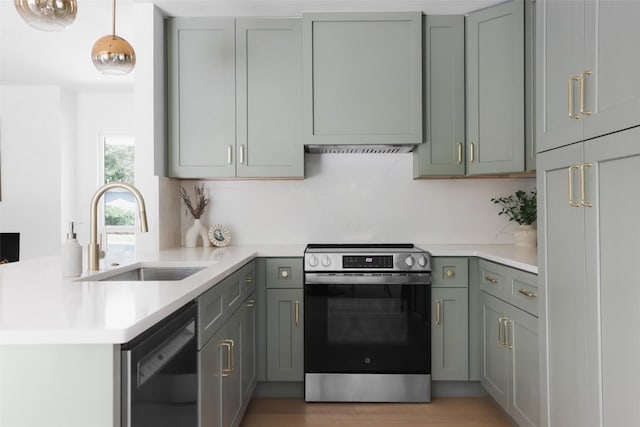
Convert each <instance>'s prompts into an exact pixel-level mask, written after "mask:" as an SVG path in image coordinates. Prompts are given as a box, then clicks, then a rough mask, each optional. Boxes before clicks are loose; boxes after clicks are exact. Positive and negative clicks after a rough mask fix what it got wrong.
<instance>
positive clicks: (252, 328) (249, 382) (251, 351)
mask: <svg viewBox="0 0 640 427" xmlns="http://www.w3.org/2000/svg"><path fill="white" fill-rule="evenodd" d="M241 351H242V365H241V374H242V401H243V405H244V406H246V405H247V404H248V403H249V400H251V396H252V395H253V391H254V390H255V388H256V384H257V363H256V357H257V352H256V294H255V292H254V293H253V294H251V295H250V296H249V297H248V298H247V300H246V301H245V303H244V305H243V306H242V341H241Z"/></svg>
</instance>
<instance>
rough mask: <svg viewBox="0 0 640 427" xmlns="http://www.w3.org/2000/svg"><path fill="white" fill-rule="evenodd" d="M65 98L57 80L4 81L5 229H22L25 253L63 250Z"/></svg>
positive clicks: (0, 226) (0, 145)
mask: <svg viewBox="0 0 640 427" xmlns="http://www.w3.org/2000/svg"><path fill="white" fill-rule="evenodd" d="M62 98H63V94H62V92H61V90H60V88H59V87H55V86H2V87H0V118H1V122H0V127H1V132H2V133H1V136H0V141H1V142H0V153H1V159H2V160H1V162H2V163H1V166H0V174H1V178H2V201H1V202H0V231H3V232H20V233H21V234H20V259H29V258H37V257H42V256H47V255H54V254H57V253H59V251H60V243H61V240H60V224H61V213H60V212H61V198H62V197H61V181H62V179H61V170H60V169H61V167H60V163H61V162H60V157H61V145H62V142H61V139H62V137H63V135H64V137H65V138H67V137H68V135H69V134H70V133H71V131H69V129H67V128H66V126H68V125H69V121H68V120H67V118H66V117H65V116H64V115H63V114H62V113H61V108H62V103H63V101H62Z"/></svg>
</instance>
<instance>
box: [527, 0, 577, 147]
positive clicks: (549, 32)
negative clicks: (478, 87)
mask: <svg viewBox="0 0 640 427" xmlns="http://www.w3.org/2000/svg"><path fill="white" fill-rule="evenodd" d="M583 62H584V1H565V0H537V1H536V149H537V150H538V152H541V151H545V150H549V149H551V148H555V147H559V146H562V145H566V144H570V143H572V142H576V141H579V140H581V139H582V133H583V129H582V122H583V119H582V117H581V114H580V109H579V96H578V95H579V84H578V82H576V81H571V80H570V79H571V77H576V78H577V77H579V76H580V73H581V72H582V71H583ZM568 87H570V88H571V89H570V91H569V89H568ZM569 93H572V94H573V97H571V102H570V101H569ZM570 103H571V104H572V105H571V106H572V107H573V108H572V113H571V114H572V115H574V116H575V118H570V117H569V114H570V113H569V107H570V105H569V104H570Z"/></svg>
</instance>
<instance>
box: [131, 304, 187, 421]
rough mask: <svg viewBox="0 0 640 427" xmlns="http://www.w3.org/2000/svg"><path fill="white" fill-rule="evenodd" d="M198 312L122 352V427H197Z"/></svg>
mask: <svg viewBox="0 0 640 427" xmlns="http://www.w3.org/2000/svg"><path fill="white" fill-rule="evenodd" d="M196 315H197V306H196V304H195V303H190V304H188V305H186V306H185V307H183V308H181V309H180V310H178V311H177V312H176V313H174V314H172V315H171V316H169V317H168V318H166V319H164V320H163V321H161V322H160V323H159V324H157V325H155V326H153V327H152V328H151V329H149V330H148V331H146V332H144V333H143V334H141V335H140V336H138V337H136V338H134V339H133V340H132V341H130V342H128V343H127V344H123V345H122V347H121V350H122V351H121V358H122V359H121V360H122V366H121V372H122V383H121V387H122V389H121V403H122V406H121V417H122V420H121V421H122V427H152V426H153V427H177V426H180V427H197V426H198V376H197V352H196V351H197V348H196V341H197V340H196Z"/></svg>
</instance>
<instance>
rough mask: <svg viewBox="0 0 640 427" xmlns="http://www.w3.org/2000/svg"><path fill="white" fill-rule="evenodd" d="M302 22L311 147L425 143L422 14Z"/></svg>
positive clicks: (326, 16) (319, 17) (325, 16)
mask: <svg viewBox="0 0 640 427" xmlns="http://www.w3.org/2000/svg"><path fill="white" fill-rule="evenodd" d="M303 20H304V26H303V45H304V49H303V63H304V71H303V75H304V143H305V144H311V145H318V144H390V143H395V144H403V143H404V144H418V143H421V142H422V14H421V13H420V12H385V13H317V14H314V13H312V14H304V15H303Z"/></svg>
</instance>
